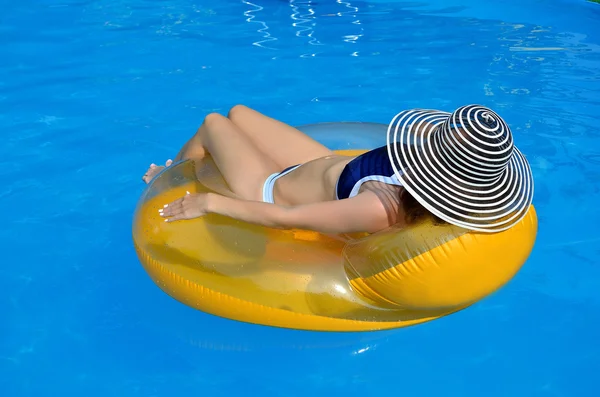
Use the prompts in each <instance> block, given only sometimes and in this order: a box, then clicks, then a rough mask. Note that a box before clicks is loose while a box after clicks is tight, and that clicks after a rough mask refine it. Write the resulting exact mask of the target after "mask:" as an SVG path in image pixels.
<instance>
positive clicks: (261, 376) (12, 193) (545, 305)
mask: <svg viewBox="0 0 600 397" xmlns="http://www.w3.org/2000/svg"><path fill="white" fill-rule="evenodd" d="M0 5H1V6H2V7H1V8H2V13H1V15H0V134H1V135H0V136H1V137H2V145H0V163H1V167H0V181H1V188H0V200H1V201H0V202H1V204H2V207H3V210H4V216H3V227H2V228H0V248H1V252H2V257H1V258H0V396H7V397H8V396H11V397H13V396H14V397H17V396H19V397H20V396H36V397H37V396H90V397H93V396H161V397H162V396H191V395H194V396H237V395H251V394H253V393H255V394H256V395H261V396H306V395H309V396H310V395H313V396H316V395H318V396H321V395H323V396H325V395H344V396H381V395H399V396H444V397H454V396H460V397H471V396H472V397H480V396H490V397H496V396H532V397H559V396H560V397H562V396H577V397H579V396H597V395H598V386H597V384H598V383H597V379H596V377H597V373H598V371H599V370H600V344H599V343H598V337H599V335H600V331H599V330H598V328H599V327H600V292H599V291H600V267H599V264H600V262H599V260H598V254H599V252H600V250H599V248H598V247H599V246H600V244H599V243H600V237H598V233H597V227H598V225H599V224H600V209H599V206H598V203H599V199H600V185H599V182H600V144H599V143H598V139H599V136H600V132H599V131H600V130H599V129H598V123H599V121H600V118H599V115H600V77H599V76H600V74H599V70H600V35H599V33H600V27H599V26H600V24H599V23H598V20H599V19H600V5H599V4H594V3H591V2H587V1H585V0H554V1H541V0H520V1H517V0H498V1H495V2H481V1H478V0H424V1H421V2H410V1H406V2H404V1H391V0H387V1H385V0H370V1H342V0H338V1H334V0H320V1H316V0H315V1H309V0H303V1H294V0H287V1H284V0H254V1H252V2H250V1H233V0H226V1H220V2H216V1H207V0H196V1H189V0H168V1H159V0H130V1H91V0H63V1H59V0H55V1H49V0H47V1H41V0H40V1H34V0H23V1H8V0H4V1H0ZM237 103H243V104H246V105H248V106H251V107H254V108H257V109H258V110H260V111H262V112H265V113H267V114H268V115H271V116H273V117H276V118H279V119H282V120H284V121H286V122H288V123H291V124H304V123H313V122H320V121H340V120H348V121H375V122H382V123H387V122H388V121H389V120H390V119H391V117H393V116H394V115H395V114H396V113H397V112H398V111H400V110H403V109H406V108H410V107H428V108H439V109H443V110H453V109H454V108H456V107H458V106H461V105H464V104H467V103H481V104H484V105H486V106H490V107H492V108H494V109H495V110H497V111H498V112H499V113H500V114H501V115H502V116H503V117H505V118H506V120H507V121H508V122H509V123H510V124H511V126H512V128H513V132H514V134H515V140H516V143H517V145H518V146H519V148H520V149H521V150H522V151H523V152H524V153H525V154H526V155H527V156H528V158H529V160H530V162H531V165H532V168H533V172H534V176H535V180H536V195H535V198H534V203H535V204H536V206H537V209H538V212H539V221H540V230H539V236H538V240H537V244H536V247H535V249H534V252H533V253H532V255H531V257H530V259H529V260H528V262H527V263H526V265H525V266H524V268H523V270H522V271H521V272H520V273H519V274H518V275H517V276H516V277H515V279H514V280H512V281H511V282H510V283H509V284H508V285H507V286H506V287H505V288H503V289H502V290H501V291H499V292H498V293H496V294H494V295H493V296H491V297H489V298H487V299H485V300H483V301H482V302H480V303H478V304H476V305H474V306H473V307H471V308H469V309H467V310H464V311H462V312H460V313H457V314H455V315H452V316H449V317H446V318H443V319H441V320H437V321H434V322H431V323H427V324H424V325H420V326H416V327H411V328H405V329H399V330H394V331H387V332H374V333H358V334H339V333H316V332H300V331H293V330H282V329H275V328H269V327H262V326H257V325H251V324H244V323H239V322H235V321H231V320H226V319H222V318H217V317H214V316H211V315H208V314H205V313H202V312H199V311H196V310H193V309H191V308H188V307H187V306H184V305H182V304H180V303H178V302H176V301H174V300H173V299H171V298H170V297H168V296H167V295H165V294H164V293H163V292H162V291H161V290H159V289H158V288H157V287H156V286H155V285H154V284H153V283H152V281H151V280H150V278H149V277H148V276H147V274H146V273H145V272H144V270H143V269H142V267H141V266H140V264H139V262H138V260H137V257H136V255H135V252H134V249H133V246H132V240H131V235H130V227H131V218H132V212H133V209H134V207H135V204H136V200H137V198H138V197H139V195H140V193H141V191H142V189H143V185H142V183H141V181H140V177H141V175H142V174H143V172H144V171H145V170H146V168H147V166H148V164H149V163H150V162H162V161H164V160H166V159H167V158H169V157H172V156H173V155H174V154H175V153H176V151H177V150H178V149H179V147H180V145H181V144H182V143H183V142H184V141H185V140H186V139H187V138H188V137H189V136H190V134H192V133H193V132H194V131H195V129H196V128H197V127H198V125H199V124H200V123H201V121H202V118H203V116H204V115H205V114H206V113H208V112H213V111H217V112H223V113H224V112H226V111H227V110H228V108H229V107H231V106H233V105H235V104H237ZM336 139H339V138H335V137H332V138H331V139H330V140H328V141H327V142H325V143H327V144H329V145H332V146H335V145H339V144H340V141H336ZM382 139H383V138H382ZM373 144H376V143H375V142H374V143H373Z"/></svg>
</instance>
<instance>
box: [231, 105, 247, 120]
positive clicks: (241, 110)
mask: <svg viewBox="0 0 600 397" xmlns="http://www.w3.org/2000/svg"><path fill="white" fill-rule="evenodd" d="M249 112H250V108H249V107H247V106H244V105H235V106H234V107H232V108H231V109H229V113H228V114H227V118H228V119H229V120H231V121H235V120H239V119H240V118H241V117H244V115H245V114H248V113H249Z"/></svg>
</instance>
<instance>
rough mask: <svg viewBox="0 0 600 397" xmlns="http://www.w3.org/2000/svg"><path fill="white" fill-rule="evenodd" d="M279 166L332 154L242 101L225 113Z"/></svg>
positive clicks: (301, 133)
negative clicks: (242, 103)
mask: <svg viewBox="0 0 600 397" xmlns="http://www.w3.org/2000/svg"><path fill="white" fill-rule="evenodd" d="M227 117H228V118H229V119H230V120H231V121H232V122H233V123H234V124H235V125H236V126H237V127H238V128H239V129H240V130H242V131H244V133H245V134H246V136H247V137H248V138H249V139H250V140H251V141H252V143H253V144H254V146H256V147H257V148H258V149H259V150H260V151H261V152H263V153H264V154H265V155H266V156H268V157H269V158H271V160H273V162H274V163H275V164H277V166H278V168H279V170H283V169H284V168H287V167H290V166H293V165H296V164H303V163H306V162H308V161H311V160H314V159H317V158H319V157H324V156H329V155H331V154H333V152H332V151H331V150H329V149H328V148H327V147H325V146H323V145H322V144H320V143H319V142H317V141H315V140H314V139H312V138H311V137H309V136H308V135H306V134H305V133H303V132H301V131H300V130H298V129H296V128H294V127H292V126H290V125H287V124H285V123H282V122H281V121H277V120H275V119H272V118H270V117H267V116H265V115H263V114H261V113H259V112H257V111H255V110H252V109H250V108H248V107H246V106H243V105H237V106H234V107H233V108H232V109H231V110H230V111H229V115H228V116H227Z"/></svg>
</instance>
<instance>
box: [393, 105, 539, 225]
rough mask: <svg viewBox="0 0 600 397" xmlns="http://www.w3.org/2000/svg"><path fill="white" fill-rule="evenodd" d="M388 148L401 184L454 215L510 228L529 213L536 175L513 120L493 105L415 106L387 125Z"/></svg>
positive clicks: (439, 211)
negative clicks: (517, 139) (516, 136)
mask: <svg viewBox="0 0 600 397" xmlns="http://www.w3.org/2000/svg"><path fill="white" fill-rule="evenodd" d="M387 147H388V155H389V157H390V160H391V162H392V165H393V167H394V171H395V172H396V175H397V177H398V178H399V180H400V181H401V182H402V185H403V186H404V187H405V188H406V189H407V190H408V191H409V193H411V194H412V195H413V196H414V197H415V199H417V200H418V201H419V202H420V203H421V204H422V205H423V206H424V207H425V208H427V209H428V210H429V211H431V212H432V213H433V214H435V215H437V216H439V217H440V218H442V219H444V220H446V221H447V222H449V223H452V224H455V225H458V226H461V227H464V228H467V229H471V230H477V231H482V232H498V231H502V230H506V229H508V228H510V227H511V226H513V225H514V224H515V223H517V222H518V221H519V220H521V218H522V217H523V216H524V215H525V214H526V212H527V210H528V209H529V205H530V204H531V201H532V198H533V177H532V174H531V169H530V167H529V164H528V162H527V160H526V159H525V157H524V156H523V154H521V152H520V151H519V150H518V149H517V148H516V147H515V146H514V144H513V137H512V133H511V131H510V128H509V127H508V125H507V124H506V123H505V122H504V120H502V118H501V117H500V116H499V115H498V114H496V113H495V112H494V111H492V110H491V109H488V108H485V107H483V106H479V105H468V106H463V107H461V108H459V109H457V110H456V111H455V112H453V113H446V112H441V111H438V110H427V109H413V110H407V111H403V112H401V113H399V114H397V115H396V116H395V117H394V119H393V120H392V122H391V123H390V125H389V127H388V134H387Z"/></svg>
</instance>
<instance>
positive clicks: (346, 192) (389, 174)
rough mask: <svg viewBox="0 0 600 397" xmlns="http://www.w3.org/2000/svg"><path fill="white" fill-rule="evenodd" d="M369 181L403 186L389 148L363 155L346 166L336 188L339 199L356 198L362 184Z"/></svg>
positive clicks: (381, 148)
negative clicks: (392, 161)
mask: <svg viewBox="0 0 600 397" xmlns="http://www.w3.org/2000/svg"><path fill="white" fill-rule="evenodd" d="M368 181H377V182H383V183H386V184H388V185H396V186H402V184H401V183H400V181H399V180H398V177H397V176H396V174H395V173H394V168H393V167H392V163H391V162H390V159H389V157H388V151H387V146H382V147H380V148H377V149H373V150H371V151H368V152H366V153H363V154H361V155H360V156H358V157H356V158H354V159H352V161H350V162H349V163H348V164H346V166H345V167H344V169H343V170H342V173H341V174H340V177H339V179H338V181H337V185H336V188H335V192H336V197H337V199H338V200H342V199H345V198H350V197H354V196H356V195H357V194H358V191H359V190H360V187H361V186H362V184H363V183H365V182H368Z"/></svg>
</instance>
